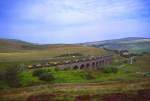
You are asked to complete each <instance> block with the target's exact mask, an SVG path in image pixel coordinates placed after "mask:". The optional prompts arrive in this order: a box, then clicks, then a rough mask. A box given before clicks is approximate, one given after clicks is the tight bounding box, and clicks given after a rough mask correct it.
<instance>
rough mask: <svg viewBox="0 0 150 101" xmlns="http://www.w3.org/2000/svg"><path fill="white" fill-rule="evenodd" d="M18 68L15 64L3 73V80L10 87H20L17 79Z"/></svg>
mask: <svg viewBox="0 0 150 101" xmlns="http://www.w3.org/2000/svg"><path fill="white" fill-rule="evenodd" d="M18 74H19V69H18V67H17V66H14V67H9V68H8V69H7V70H6V72H5V74H4V77H5V82H6V83H7V84H8V85H9V86H10V87H20V86H21V85H20V81H19V77H18Z"/></svg>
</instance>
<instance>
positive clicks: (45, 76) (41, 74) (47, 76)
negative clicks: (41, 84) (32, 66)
mask: <svg viewBox="0 0 150 101" xmlns="http://www.w3.org/2000/svg"><path fill="white" fill-rule="evenodd" d="M32 75H33V76H37V77H38V78H39V80H43V81H53V80H54V76H53V75H52V74H51V73H49V72H48V71H46V70H43V69H38V70H35V71H34V72H33V74H32Z"/></svg>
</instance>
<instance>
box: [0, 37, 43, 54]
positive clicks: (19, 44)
mask: <svg viewBox="0 0 150 101" xmlns="http://www.w3.org/2000/svg"><path fill="white" fill-rule="evenodd" d="M42 48H44V47H43V46H42V47H41V46H40V45H37V44H32V43H29V42H25V41H21V40H16V39H0V52H10V51H21V50H33V49H42Z"/></svg>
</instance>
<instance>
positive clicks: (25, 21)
mask: <svg viewBox="0 0 150 101" xmlns="http://www.w3.org/2000/svg"><path fill="white" fill-rule="evenodd" d="M148 4H150V2H148V1H147V2H146V1H144V2H143V0H119V1H118V0H22V1H18V0H17V3H16V6H15V7H13V8H12V9H11V10H9V14H13V15H12V16H11V15H10V17H9V19H11V20H9V23H8V24H7V25H6V26H5V29H7V28H8V29H7V30H9V32H10V33H14V34H12V37H16V38H22V39H24V38H25V40H31V41H32V40H34V41H36V42H43V40H44V39H46V40H44V42H54V43H56V42H57V41H59V42H81V41H92V40H93V41H94V40H102V39H106V38H112V36H113V37H114V38H117V37H123V36H136V35H137V36H140V35H143V33H144V34H148V33H149V32H150V30H149V28H148V26H149V24H148V21H150V12H149V10H150V7H149V6H148ZM4 23H6V22H4ZM4 23H3V24H4ZM137 33H138V34H137ZM49 37H50V38H53V40H48V38H49ZM30 38H31V39H30ZM54 39H56V40H54ZM41 40H42V41H41Z"/></svg>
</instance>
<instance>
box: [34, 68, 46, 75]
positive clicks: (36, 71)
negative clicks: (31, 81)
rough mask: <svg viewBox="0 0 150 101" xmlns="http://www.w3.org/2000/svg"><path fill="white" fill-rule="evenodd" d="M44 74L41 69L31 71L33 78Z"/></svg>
mask: <svg viewBox="0 0 150 101" xmlns="http://www.w3.org/2000/svg"><path fill="white" fill-rule="evenodd" d="M44 72H46V71H45V70H43V69H37V70H35V71H33V74H32V75H33V76H40V75H41V74H42V73H44Z"/></svg>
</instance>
